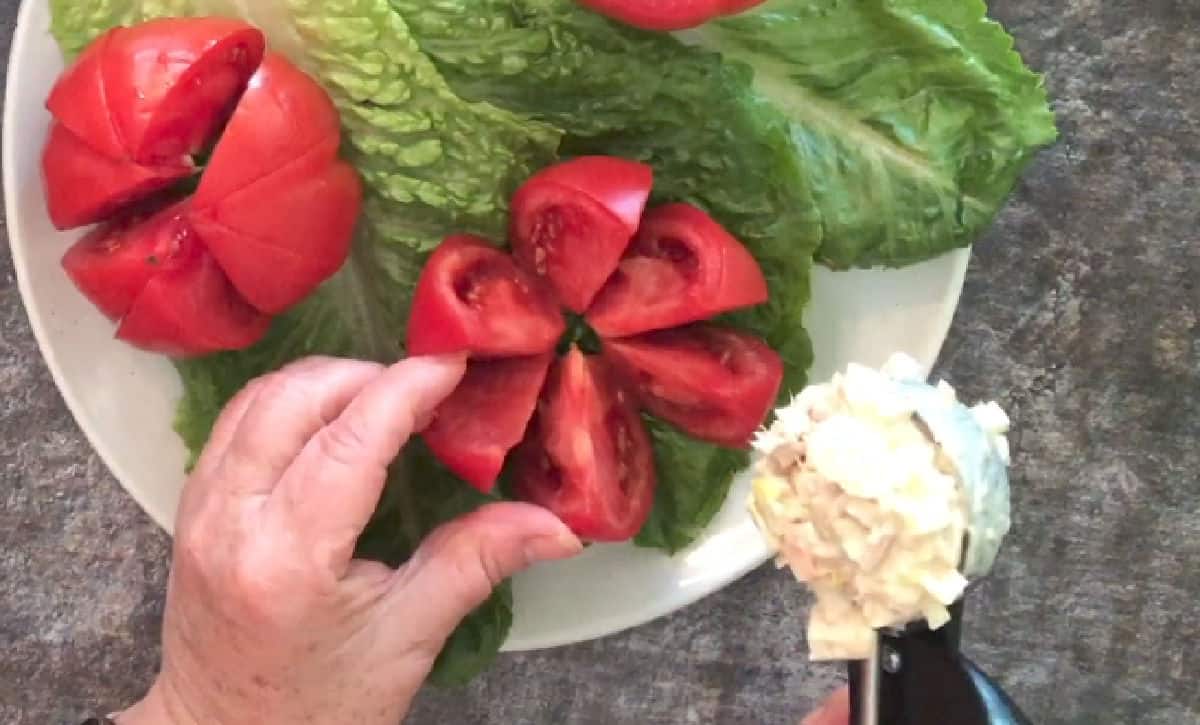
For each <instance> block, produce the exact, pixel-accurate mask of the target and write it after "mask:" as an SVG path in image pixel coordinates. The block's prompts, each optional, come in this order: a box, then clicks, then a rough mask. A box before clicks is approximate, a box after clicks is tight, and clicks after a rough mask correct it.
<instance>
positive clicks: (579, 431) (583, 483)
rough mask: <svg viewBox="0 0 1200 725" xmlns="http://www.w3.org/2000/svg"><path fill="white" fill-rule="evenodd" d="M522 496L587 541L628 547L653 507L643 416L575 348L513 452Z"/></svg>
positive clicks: (600, 366)
mask: <svg viewBox="0 0 1200 725" xmlns="http://www.w3.org/2000/svg"><path fill="white" fill-rule="evenodd" d="M515 456H516V458H515V469H514V470H515V472H514V476H515V478H514V486H515V490H516V493H517V495H518V497H519V498H521V499H523V500H526V501H530V502H532V503H535V504H538V505H540V506H543V507H545V508H547V509H549V510H550V511H552V512H553V513H554V514H555V515H557V516H558V517H559V518H561V519H562V521H563V523H565V524H566V525H567V526H569V527H570V528H571V530H572V531H574V532H575V533H576V534H577V535H579V536H580V537H582V538H584V539H588V540H591V541H626V540H628V539H631V538H632V537H633V536H635V535H636V534H637V532H638V531H640V530H641V528H642V526H644V525H645V523H646V519H647V518H649V516H650V510H651V508H652V507H653V505H654V491H655V488H656V486H657V478H656V474H655V469H654V451H653V448H652V445H651V442H650V436H649V434H648V433H647V432H646V428H645V425H644V424H643V423H642V420H641V417H640V416H639V415H638V413H637V411H636V410H635V409H634V407H633V406H632V405H631V401H630V400H629V399H628V398H627V397H626V394H625V393H624V392H623V390H622V388H620V387H619V386H618V385H617V384H616V383H615V379H614V378H613V376H612V375H611V373H610V371H609V370H608V368H607V366H606V365H605V364H604V361H603V360H601V359H600V358H595V357H592V358H589V357H585V356H584V355H583V354H582V353H581V352H579V350H578V349H574V350H572V351H571V352H570V354H568V355H567V357H566V358H564V359H563V360H561V361H560V362H559V363H558V364H557V365H556V366H555V368H554V370H553V371H552V372H551V374H550V380H549V381H548V383H547V386H546V390H545V391H544V392H543V394H542V400H541V403H540V404H539V410H538V413H537V416H536V417H535V420H534V424H533V425H532V426H531V428H530V432H529V434H528V435H527V436H526V439H525V442H524V443H522V444H521V446H520V447H519V448H518V449H517V452H516V454H515Z"/></svg>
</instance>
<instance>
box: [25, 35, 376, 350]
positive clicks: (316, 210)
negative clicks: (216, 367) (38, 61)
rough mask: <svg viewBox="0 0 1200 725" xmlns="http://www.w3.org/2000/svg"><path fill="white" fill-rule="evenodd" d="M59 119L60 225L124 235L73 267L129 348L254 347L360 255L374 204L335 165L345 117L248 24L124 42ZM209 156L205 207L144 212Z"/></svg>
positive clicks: (85, 57) (53, 157) (97, 63)
mask: <svg viewBox="0 0 1200 725" xmlns="http://www.w3.org/2000/svg"><path fill="white" fill-rule="evenodd" d="M46 105H47V107H48V108H49V110H50V112H51V114H52V115H53V116H54V125H53V127H52V128H51V132H50V138H49V141H48V142H47V145H46V148H45V151H44V153H43V159H42V165H43V171H44V175H45V183H46V197H47V206H48V208H49V212H50V217H51V220H52V222H53V223H54V224H55V225H56V226H57V227H59V228H62V229H66V228H72V227H77V226H83V225H87V224H92V223H96V222H105V221H111V222H112V223H110V224H108V225H106V226H104V227H102V228H101V229H100V230H98V231H96V232H94V233H93V234H90V235H89V236H88V237H87V238H85V239H84V240H83V241H81V242H80V243H79V244H77V245H76V246H75V247H73V248H72V249H71V251H70V252H69V253H68V254H67V255H66V257H65V258H64V259H63V265H64V267H65V268H66V270H67V272H68V274H69V275H70V276H71V278H72V280H73V281H74V282H75V284H76V286H77V287H78V288H79V289H80V290H81V291H82V292H83V293H84V295H85V296H87V297H88V298H89V299H90V300H91V301H92V302H93V303H94V304H95V305H96V306H97V307H98V308H99V309H100V310H101V311H102V312H103V313H104V314H106V315H108V316H109V317H111V318H113V319H120V320H121V325H120V329H119V330H118V336H119V337H120V338H121V339H123V340H126V341H129V342H131V343H133V344H136V345H139V346H141V347H145V348H147V349H152V350H159V351H163V352H167V353H169V354H180V355H197V354H205V353H208V352H214V351H216V350H223V349H240V348H244V347H246V346H248V345H250V344H253V342H254V341H256V340H257V339H259V338H260V337H261V336H262V335H263V334H264V332H265V330H266V327H267V324H268V318H267V317H266V316H265V315H271V314H277V313H280V312H283V311H285V310H286V309H288V308H290V307H291V306H293V305H295V304H296V303H298V302H300V301H301V300H302V299H303V298H304V297H306V296H307V295H309V294H310V293H312V292H313V291H314V290H315V289H316V288H317V287H318V286H319V285H320V284H322V283H323V282H324V281H325V280H327V279H328V278H329V277H331V276H333V274H334V273H336V272H337V270H338V269H339V268H340V267H341V266H342V264H343V263H344V262H345V260H346V258H347V257H348V256H349V253H350V245H351V240H352V238H353V233H354V228H355V225H356V223H357V219H358V213H359V210H360V209H361V206H362V200H363V199H362V197H363V190H362V183H361V181H360V180H359V178H358V175H357V173H356V172H355V171H354V169H353V168H352V167H351V166H350V165H348V164H346V163H344V162H342V161H340V160H339V159H338V149H339V147H340V145H341V125H340V117H339V115H338V112H337V109H336V108H335V107H334V104H333V101H332V100H331V99H330V97H329V95H328V94H327V93H326V92H325V91H324V89H323V88H321V86H320V85H319V84H317V83H316V82H315V81H313V80H312V79H311V78H309V77H308V76H307V75H305V74H304V73H303V72H301V71H300V70H299V69H297V68H296V67H295V66H293V65H292V64H291V63H290V62H288V61H287V60H285V59H284V58H283V57H282V56H278V55H274V54H267V52H266V41H265V38H264V37H263V34H262V33H261V32H260V31H258V30H256V29H254V28H252V27H250V26H248V25H246V24H244V23H240V22H237V21H234V20H226V19H223V18H189V19H184V18H174V19H164V20H155V21H150V22H146V23H142V24H140V25H135V26H133V27H129V28H116V29H114V30H111V31H109V32H108V33H107V34H105V35H103V36H101V37H100V38H99V39H98V40H96V41H94V42H93V43H92V44H91V45H90V46H88V47H87V48H86V49H85V50H84V52H83V53H82V54H81V55H80V57H79V59H78V60H77V61H76V62H75V63H74V64H72V65H71V67H70V68H68V69H67V71H66V72H65V73H63V75H62V76H61V77H60V78H59V81H58V83H57V84H56V85H55V87H54V89H53V91H52V92H51V94H50V97H49V98H48V100H47V104H46ZM218 135H219V136H220V138H219V139H217V138H216V137H217V136H218ZM214 141H216V143H215V144H213V142H214ZM210 145H213V148H212V154H211V157H210V160H209V163H208V165H207V168H206V169H205V171H204V173H203V176H202V177H201V179H200V182H199V185H198V189H197V191H196V194H195V195H194V196H192V197H191V198H190V199H189V200H185V201H184V202H183V203H181V205H179V206H177V207H172V209H171V210H170V211H167V212H163V213H162V214H161V215H147V214H144V213H138V212H137V208H138V207H139V206H143V205H150V206H151V207H155V208H161V202H162V200H163V199H165V198H166V197H167V196H169V195H171V194H172V191H171V190H172V189H173V188H174V187H176V186H177V182H179V181H180V180H181V179H183V178H185V177H187V176H189V175H191V174H193V173H195V172H196V168H195V164H194V162H193V160H192V158H191V156H192V155H194V154H197V153H199V152H202V151H204V150H205V149H206V148H207V147H209V146H210ZM176 196H177V194H176ZM114 219H115V221H113V220H114ZM151 260H153V261H151ZM204 305H208V306H210V307H211V309H210V310H209V312H208V313H207V315H208V316H207V317H206V316H205V312H204Z"/></svg>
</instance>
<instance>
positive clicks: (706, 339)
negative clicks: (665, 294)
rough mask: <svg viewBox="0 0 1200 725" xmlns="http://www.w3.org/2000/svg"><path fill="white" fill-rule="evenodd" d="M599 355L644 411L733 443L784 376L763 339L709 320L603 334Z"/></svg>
mask: <svg viewBox="0 0 1200 725" xmlns="http://www.w3.org/2000/svg"><path fill="white" fill-rule="evenodd" d="M604 356H605V358H606V359H607V360H609V361H610V363H611V364H612V365H613V367H614V368H615V369H616V370H618V371H619V372H620V373H621V374H622V376H623V377H624V379H625V381H626V383H627V384H629V385H631V386H633V387H635V388H636V390H637V394H638V396H639V399H640V401H641V403H642V405H644V406H645V408H646V409H647V410H649V411H650V412H651V413H653V414H654V415H656V416H658V417H659V418H662V419H663V420H665V421H667V422H669V423H672V424H674V425H675V426H677V427H679V428H680V429H681V430H683V431H684V432H685V433H687V434H689V435H691V436H693V437H695V438H699V439H701V440H706V441H710V442H712V443H717V444H719V445H725V446H730V447H733V448H744V447H746V446H748V445H749V442H750V439H751V437H752V436H753V435H754V433H755V431H757V430H758V428H759V426H761V425H762V423H763V421H764V420H765V419H766V417H767V415H768V414H769V413H770V412H771V408H772V406H774V404H775V402H776V400H777V398H778V396H779V388H780V385H781V384H782V382H783V361H782V360H781V359H780V358H779V355H778V354H776V352H775V351H774V350H772V349H771V348H770V347H768V346H767V345H766V343H764V342H763V341H762V340H760V339H758V338H757V337H754V336H753V335H749V334H746V333H744V332H740V331H736V330H731V329H727V328H722V327H716V326H712V325H696V326H692V327H687V328H680V329H676V330H666V331H662V332H652V333H649V334H647V335H643V336H640V337H634V338H628V339H625V340H606V341H605V343H604Z"/></svg>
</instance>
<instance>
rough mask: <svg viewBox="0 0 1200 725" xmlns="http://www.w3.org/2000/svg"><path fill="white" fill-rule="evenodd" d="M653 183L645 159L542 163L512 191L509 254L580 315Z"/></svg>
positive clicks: (635, 222) (635, 221)
mask: <svg viewBox="0 0 1200 725" xmlns="http://www.w3.org/2000/svg"><path fill="white" fill-rule="evenodd" d="M653 184H654V172H653V171H652V170H651V169H650V167H648V166H646V165H645V164H639V163H637V162H634V161H626V160H625V159H618V158H612V157H603V156H588V157H583V158H579V159H575V160H573V161H568V162H566V163H564V164H559V165H557V166H553V167H550V168H549V169H546V170H544V171H542V172H541V173H539V174H537V175H536V176H534V177H533V178H532V179H530V180H529V181H528V182H526V183H525V185H524V186H522V187H521V189H520V190H518V191H517V194H516V196H515V197H514V198H513V203H512V207H513V210H512V228H511V233H510V234H511V241H512V244H513V254H514V256H515V257H516V258H517V260H518V261H519V262H520V263H521V264H522V265H523V266H524V267H525V268H526V269H528V270H530V271H532V272H534V273H535V274H537V275H538V276H539V277H545V278H547V279H548V280H549V282H550V285H551V286H552V287H553V288H554V291H555V292H556V293H557V294H558V299H559V301H560V302H561V303H562V304H563V305H565V306H566V307H567V308H569V309H571V310H572V311H574V312H579V313H582V312H583V311H584V310H586V309H587V308H588V306H589V305H590V304H591V302H592V299H593V298H594V297H595V296H596V293H597V292H599V291H600V288H601V287H603V286H604V283H605V281H607V280H608V277H609V275H611V274H612V272H613V270H614V269H616V266H617V263H618V262H619V261H620V259H621V255H622V253H624V251H625V248H626V247H628V246H629V242H630V240H631V239H632V238H633V235H634V234H635V233H636V232H637V228H638V222H639V220H640V218H641V215H642V211H643V210H644V209H645V207H646V201H647V200H648V199H649V198H650V191H651V189H652V187H653Z"/></svg>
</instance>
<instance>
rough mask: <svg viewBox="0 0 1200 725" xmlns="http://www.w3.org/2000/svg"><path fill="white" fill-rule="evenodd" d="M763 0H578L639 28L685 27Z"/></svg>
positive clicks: (746, 7)
mask: <svg viewBox="0 0 1200 725" xmlns="http://www.w3.org/2000/svg"><path fill="white" fill-rule="evenodd" d="M763 2H765V0H579V3H580V4H581V5H583V6H585V7H588V8H591V9H592V10H595V11H596V12H598V13H601V14H603V15H606V16H608V17H609V18H612V19H613V20H616V21H618V22H622V23H625V24H626V25H632V26H633V27H635V28H641V29H642V30H662V31H672V30H687V29H689V28H695V27H698V26H700V25H703V24H704V23H707V22H708V21H710V20H713V19H715V18H718V17H720V16H722V15H734V14H736V13H740V12H743V11H745V10H749V9H750V8H752V7H755V6H756V5H761V4H762V3H763Z"/></svg>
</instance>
